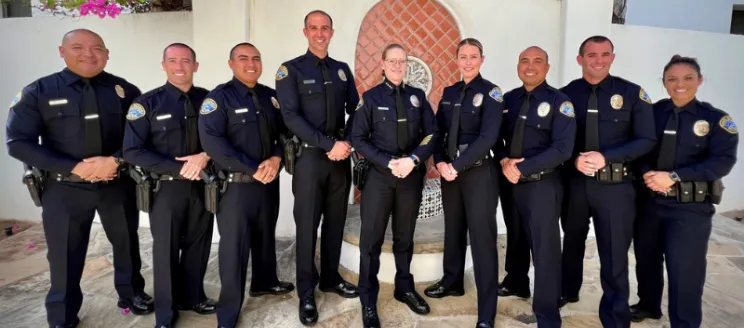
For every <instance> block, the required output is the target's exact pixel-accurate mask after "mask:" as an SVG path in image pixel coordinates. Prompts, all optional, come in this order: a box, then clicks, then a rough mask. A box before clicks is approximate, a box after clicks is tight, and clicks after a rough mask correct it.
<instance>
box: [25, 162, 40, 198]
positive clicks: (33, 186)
mask: <svg viewBox="0 0 744 328" xmlns="http://www.w3.org/2000/svg"><path fill="white" fill-rule="evenodd" d="M24 169H25V172H24V173H23V184H25V185H26V188H28V193H29V195H31V200H32V201H33V202H34V205H36V207H41V193H42V191H43V189H44V187H43V186H44V184H43V183H44V174H43V173H41V171H39V169H37V168H32V167H30V166H28V165H25V164H24Z"/></svg>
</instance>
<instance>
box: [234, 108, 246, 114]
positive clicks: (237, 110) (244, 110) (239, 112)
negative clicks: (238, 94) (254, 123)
mask: <svg viewBox="0 0 744 328" xmlns="http://www.w3.org/2000/svg"><path fill="white" fill-rule="evenodd" d="M247 112H248V108H241V109H236V110H235V114H243V113H247Z"/></svg>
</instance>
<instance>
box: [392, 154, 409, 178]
mask: <svg viewBox="0 0 744 328" xmlns="http://www.w3.org/2000/svg"><path fill="white" fill-rule="evenodd" d="M414 167H416V163H414V162H413V160H412V159H411V158H409V157H406V158H398V159H394V160H391V161H390V162H388V168H389V169H390V171H391V172H393V175H394V176H396V177H398V178H401V179H404V178H405V177H407V176H408V175H409V174H411V171H413V168H414Z"/></svg>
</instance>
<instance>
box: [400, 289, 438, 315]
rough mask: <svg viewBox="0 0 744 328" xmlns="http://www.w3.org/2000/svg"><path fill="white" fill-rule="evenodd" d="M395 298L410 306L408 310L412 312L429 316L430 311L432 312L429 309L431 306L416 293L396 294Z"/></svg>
mask: <svg viewBox="0 0 744 328" xmlns="http://www.w3.org/2000/svg"><path fill="white" fill-rule="evenodd" d="M394 297H395V299H396V300H398V301H399V302H401V303H404V304H406V305H408V308H410V309H411V311H413V312H416V313H418V314H428V313H429V311H431V309H429V304H427V303H426V301H425V300H424V299H423V298H421V295H419V294H418V293H416V292H415V291H413V292H407V293H404V294H398V293H395V294H394Z"/></svg>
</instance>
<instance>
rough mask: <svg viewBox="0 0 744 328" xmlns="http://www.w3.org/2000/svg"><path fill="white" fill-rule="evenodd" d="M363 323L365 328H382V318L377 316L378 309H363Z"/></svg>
mask: <svg viewBox="0 0 744 328" xmlns="http://www.w3.org/2000/svg"><path fill="white" fill-rule="evenodd" d="M362 323H364V328H380V318H379V317H378V316H377V308H374V307H363V308H362Z"/></svg>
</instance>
